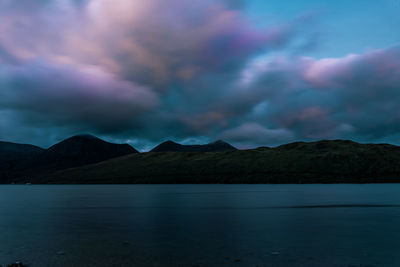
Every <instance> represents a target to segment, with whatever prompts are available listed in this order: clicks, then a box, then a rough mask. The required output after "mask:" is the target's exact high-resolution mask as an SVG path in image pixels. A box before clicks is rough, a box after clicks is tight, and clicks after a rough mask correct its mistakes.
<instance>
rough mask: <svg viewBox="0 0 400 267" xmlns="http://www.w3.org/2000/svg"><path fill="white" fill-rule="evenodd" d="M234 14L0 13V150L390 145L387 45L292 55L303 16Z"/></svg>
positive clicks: (391, 85) (144, 9) (143, 6)
mask: <svg viewBox="0 0 400 267" xmlns="http://www.w3.org/2000/svg"><path fill="white" fill-rule="evenodd" d="M245 5H246V3H245V1H228V0H226V1H225V0H217V1H215V0H192V1H186V0H184V1H182V0H171V1H162V0H149V1H141V0H93V1H86V0H80V1H79V0H75V1H73V0H46V1H32V0H21V1H10V0H5V1H0V116H1V117H2V118H1V119H2V123H0V138H3V139H7V140H18V141H20V140H24V138H25V139H26V142H29V140H32V142H39V141H38V140H42V141H40V143H41V144H43V145H48V144H49V143H51V142H53V141H54V140H55V139H60V138H64V137H66V136H68V135H70V134H73V133H79V132H90V133H93V134H97V135H100V136H102V137H105V138H108V139H109V140H112V139H114V140H118V141H121V140H134V144H135V145H136V144H137V145H139V146H142V147H148V144H155V143H157V142H159V141H160V140H165V138H174V139H176V140H206V139H207V138H208V139H210V141H211V140H212V139H217V138H221V137H223V138H226V139H228V141H232V142H234V143H237V144H247V145H254V146H258V145H275V144H278V143H280V142H289V141H291V140H299V139H300V140H314V139H320V138H353V139H356V140H361V141H379V140H393V142H400V140H397V139H395V138H397V137H396V136H398V135H396V132H398V131H399V130H400V129H399V127H398V126H396V125H400V124H399V123H398V122H399V119H400V114H399V113H398V112H397V110H400V109H399V108H400V107H399V104H398V103H400V102H399V101H398V100H399V98H400V94H399V84H400V80H399V79H400V78H399V77H400V75H399V74H400V52H399V51H400V49H399V47H393V48H389V49H381V50H370V51H367V52H365V53H364V54H351V55H348V56H345V57H338V58H321V59H314V58H310V57H304V56H302V55H301V54H302V53H304V52H305V51H309V50H310V49H314V48H315V47H318V44H319V36H320V34H321V32H320V31H319V30H317V29H316V28H318V27H315V28H314V25H315V24H317V23H318V20H317V19H316V16H315V15H314V14H312V13H310V14H306V15H303V16H299V17H297V18H294V19H293V20H291V21H286V22H282V23H281V24H279V25H270V26H268V27H266V28H259V27H256V26H255V25H253V24H252V22H251V21H250V19H249V18H248V17H246V15H245V14H246V13H245V11H244V9H243V7H244V6H245ZM388 114H389V115H388ZM29 129H32V133H35V134H28V132H29ZM46 132H50V133H48V134H46ZM46 136H47V138H46ZM389 137H390V138H391V139H390V138H389ZM388 138H389V139H388ZM132 142H133V141H132ZM140 144H143V145H140Z"/></svg>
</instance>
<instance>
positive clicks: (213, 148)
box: [150, 140, 237, 152]
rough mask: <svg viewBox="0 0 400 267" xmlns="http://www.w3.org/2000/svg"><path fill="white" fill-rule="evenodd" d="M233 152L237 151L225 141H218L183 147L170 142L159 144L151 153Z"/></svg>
mask: <svg viewBox="0 0 400 267" xmlns="http://www.w3.org/2000/svg"><path fill="white" fill-rule="evenodd" d="M232 150H237V149H236V148H235V147H233V146H231V145H230V144H228V143H226V142H225V141H223V140H217V141H215V142H212V143H209V144H205V145H181V144H178V143H175V142H173V141H170V140H168V141H166V142H163V143H161V144H159V145H158V146H156V147H155V148H153V149H152V150H151V151H150V152H222V151H232Z"/></svg>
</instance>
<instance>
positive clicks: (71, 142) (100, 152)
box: [40, 134, 138, 169]
mask: <svg viewBox="0 0 400 267" xmlns="http://www.w3.org/2000/svg"><path fill="white" fill-rule="evenodd" d="M132 153H138V151H137V150H136V149H134V148H133V147H132V146H130V145H128V144H114V143H110V142H106V141H104V140H102V139H100V138H98V137H96V136H93V135H88V134H85V135H75V136H72V137H70V138H67V139H65V140H63V141H61V142H59V143H57V144H55V145H53V146H51V147H50V148H49V149H47V150H46V151H45V152H44V153H43V154H42V155H41V157H40V160H41V161H42V162H48V164H47V165H48V166H49V167H50V168H58V169H59V168H66V167H74V166H81V165H85V164H91V163H96V162H100V161H103V160H108V159H111V158H115V157H120V156H124V155H128V154H132Z"/></svg>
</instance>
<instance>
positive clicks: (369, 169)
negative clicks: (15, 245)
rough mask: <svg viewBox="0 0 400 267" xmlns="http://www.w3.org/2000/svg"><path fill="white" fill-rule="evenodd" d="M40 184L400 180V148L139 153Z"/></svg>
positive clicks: (298, 146) (347, 144)
mask: <svg viewBox="0 0 400 267" xmlns="http://www.w3.org/2000/svg"><path fill="white" fill-rule="evenodd" d="M37 182H38V183H41V182H43V183H381V182H400V147H398V146H394V145H389V144H359V143H356V142H352V141H347V140H332V141H318V142H309V143H306V142H296V143H291V144H286V145H282V146H279V147H275V148H269V147H263V148H257V149H249V150H235V151H226V152H218V153H216V152H164V153H154V152H149V153H141V154H134V155H128V156H124V157H120V158H115V159H112V160H109V161H104V162H100V163H97V164H94V165H88V166H82V167H79V168H74V169H69V170H62V171H58V172H55V173H52V174H51V175H49V176H45V177H41V178H40V179H38V180H37Z"/></svg>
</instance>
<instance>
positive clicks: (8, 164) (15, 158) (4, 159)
mask: <svg viewBox="0 0 400 267" xmlns="http://www.w3.org/2000/svg"><path fill="white" fill-rule="evenodd" d="M43 151H45V150H44V149H43V148H41V147H37V146H34V145H28V144H17V143H11V142H2V141H0V170H1V169H14V168H16V166H17V165H18V164H19V163H20V162H21V161H26V160H29V159H31V158H33V157H36V156H38V155H40V154H41V153H43Z"/></svg>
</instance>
